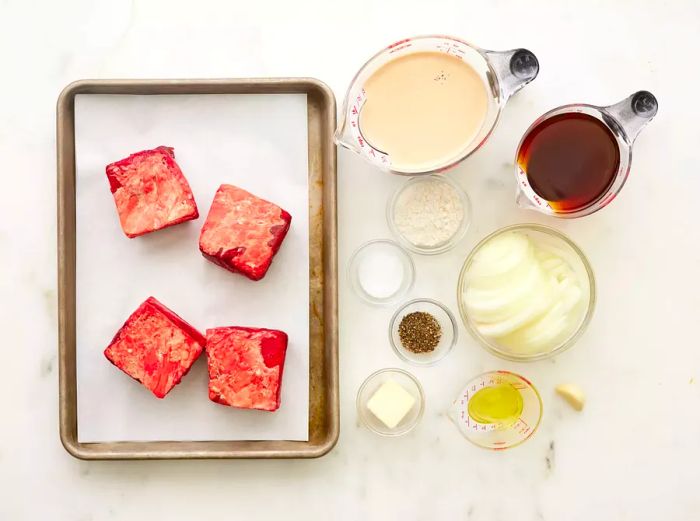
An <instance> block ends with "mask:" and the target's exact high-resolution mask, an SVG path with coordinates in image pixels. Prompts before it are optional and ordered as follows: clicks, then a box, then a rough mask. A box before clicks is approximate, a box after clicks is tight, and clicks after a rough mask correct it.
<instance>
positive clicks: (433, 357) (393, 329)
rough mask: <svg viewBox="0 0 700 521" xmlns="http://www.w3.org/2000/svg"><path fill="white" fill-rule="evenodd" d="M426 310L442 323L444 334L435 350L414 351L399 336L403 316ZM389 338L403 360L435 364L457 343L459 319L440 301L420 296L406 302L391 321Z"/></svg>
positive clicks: (419, 363)
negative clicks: (425, 351)
mask: <svg viewBox="0 0 700 521" xmlns="http://www.w3.org/2000/svg"><path fill="white" fill-rule="evenodd" d="M416 311H424V312H426V313H430V314H431V315H432V316H433V317H435V319H436V320H437V321H438V323H439V324H440V330H441V332H442V335H441V336H440V342H439V343H438V345H437V347H435V349H434V350H433V351H430V352H428V353H414V352H413V351H409V350H408V349H406V348H405V347H404V346H403V345H402V344H401V338H400V337H399V324H401V320H402V319H403V317H405V316H406V315H408V314H409V313H413V312H416ZM389 340H390V341H391V347H393V348H394V352H395V353H396V354H397V355H398V357H399V358H401V359H402V360H404V361H406V362H409V363H411V364H414V365H423V366H429V365H434V364H436V363H437V362H439V361H440V360H442V359H443V358H445V356H447V353H449V352H450V351H451V350H452V348H453V347H454V345H455V344H456V343H457V321H456V320H455V317H454V315H453V314H452V312H451V311H450V310H449V309H447V307H446V306H444V305H443V304H441V303H440V302H438V301H436V300H432V299H428V298H418V299H414V300H410V301H408V302H406V303H405V304H404V305H403V306H401V307H400V308H399V309H398V310H397V311H396V313H394V316H393V317H391V322H390V323H389Z"/></svg>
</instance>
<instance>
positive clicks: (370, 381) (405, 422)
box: [357, 368, 425, 436]
mask: <svg viewBox="0 0 700 521" xmlns="http://www.w3.org/2000/svg"><path fill="white" fill-rule="evenodd" d="M388 380H394V381H395V382H396V383H397V384H399V385H401V387H403V388H404V389H405V390H406V391H408V392H409V393H410V394H411V396H413V398H415V400H416V401H415V403H414V404H413V407H412V408H411V410H410V411H408V413H406V416H404V417H403V419H402V420H401V421H400V422H399V424H398V425H397V426H396V427H394V428H393V429H389V428H388V427H387V426H386V425H384V423H382V421H381V420H380V419H379V418H377V417H376V416H375V415H374V413H372V411H370V410H369V409H368V408H367V402H368V401H369V399H370V398H371V397H372V396H373V395H374V393H375V392H376V391H377V390H378V389H379V387H380V386H381V385H382V384H383V383H384V382H386V381H388ZM424 409H425V396H424V395H423V388H422V387H421V385H420V383H419V382H418V380H416V377H415V376H413V375H412V374H411V373H409V372H407V371H404V370H403V369H392V368H389V369H380V370H379V371H377V372H375V373H372V374H371V375H369V376H368V377H367V379H366V380H365V381H364V383H363V384H362V385H361V386H360V389H359V390H358V391H357V415H358V416H359V417H360V421H361V422H362V424H363V425H364V426H365V427H367V428H368V429H369V430H371V431H372V432H374V433H375V434H379V435H380V436H401V435H403V434H406V433H407V432H409V431H411V430H412V429H413V428H414V427H415V426H416V425H418V423H419V422H420V420H421V418H422V417H423V410H424Z"/></svg>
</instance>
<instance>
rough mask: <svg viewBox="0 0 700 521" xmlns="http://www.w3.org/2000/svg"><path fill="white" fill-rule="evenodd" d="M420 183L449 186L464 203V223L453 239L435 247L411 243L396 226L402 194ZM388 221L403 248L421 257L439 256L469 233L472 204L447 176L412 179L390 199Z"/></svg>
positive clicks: (437, 175) (438, 175)
mask: <svg viewBox="0 0 700 521" xmlns="http://www.w3.org/2000/svg"><path fill="white" fill-rule="evenodd" d="M418 183H443V184H447V185H449V186H450V187H452V188H453V189H454V190H455V191H456V192H457V194H458V195H459V199H460V201H461V203H462V209H463V212H464V214H463V216H462V222H461V223H460V224H459V226H458V227H457V230H456V231H455V233H454V234H453V235H452V237H450V238H449V239H447V240H446V241H445V242H442V243H440V244H437V245H435V246H423V245H420V244H415V243H413V242H411V241H410V240H409V239H408V238H407V237H406V236H405V235H403V234H402V233H401V232H400V231H399V228H398V226H397V225H396V218H395V213H396V212H395V209H396V204H397V203H398V201H399V198H400V197H401V194H402V193H403V192H404V191H405V190H406V189H408V188H409V187H411V186H414V185H416V184H418ZM386 220H387V222H388V223H389V229H391V233H393V234H394V236H395V237H396V238H397V239H398V240H399V242H400V243H401V244H402V245H403V246H405V247H406V248H408V249H409V250H411V251H412V252H415V253H420V254H421V255H437V254H438V253H444V252H446V251H448V250H451V249H452V248H454V247H455V245H456V244H457V243H458V242H459V241H460V240H461V239H462V238H463V237H464V234H465V233H467V229H468V228H469V224H470V223H471V202H470V200H469V197H468V196H467V194H466V193H465V192H464V190H462V188H461V187H460V186H459V185H458V184H457V183H455V182H454V181H452V180H451V179H450V178H448V177H446V176H445V174H432V175H429V176H422V177H414V178H413V179H410V180H409V181H408V182H406V183H404V184H403V185H401V186H400V187H399V188H398V190H396V192H394V195H392V196H391V198H390V199H389V202H388V203H387V207H386Z"/></svg>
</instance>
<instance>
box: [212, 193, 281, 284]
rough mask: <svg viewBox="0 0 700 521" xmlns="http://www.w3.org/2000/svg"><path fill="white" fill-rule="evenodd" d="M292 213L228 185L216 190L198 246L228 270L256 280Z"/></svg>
mask: <svg viewBox="0 0 700 521" xmlns="http://www.w3.org/2000/svg"><path fill="white" fill-rule="evenodd" d="M291 221H292V216H291V215H289V213H287V212H286V211H284V210H283V209H282V208H280V207H279V206H277V205H275V204H272V203H270V202H268V201H265V200H264V199H260V198H259V197H256V196H255V195H253V194H251V193H249V192H246V191H245V190H242V189H241V188H238V187H236V186H232V185H225V184H224V185H221V186H220V187H219V189H218V190H217V191H216V195H215V196H214V202H212V204H211V208H210V209H209V214H208V215H207V220H206V221H205V222H204V226H203V227H202V232H201V233H200V235H199V249H200V251H201V252H202V254H203V255H204V256H205V257H206V258H207V259H209V260H210V261H212V262H214V263H215V264H218V265H219V266H222V267H224V268H226V269H227V270H229V271H233V272H238V273H242V274H243V275H245V276H246V277H248V278H249V279H252V280H260V279H262V278H263V277H264V276H265V273H267V270H268V268H269V267H270V264H271V263H272V258H273V257H274V256H275V254H276V253H277V250H279V248H280V245H281V244H282V241H283V240H284V237H285V236H286V235H287V231H288V230H289V225H290V223H291Z"/></svg>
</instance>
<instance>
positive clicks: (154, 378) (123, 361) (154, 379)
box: [105, 297, 206, 398]
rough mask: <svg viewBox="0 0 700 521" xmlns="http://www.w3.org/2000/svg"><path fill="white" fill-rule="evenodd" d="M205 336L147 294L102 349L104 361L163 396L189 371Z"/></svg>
mask: <svg viewBox="0 0 700 521" xmlns="http://www.w3.org/2000/svg"><path fill="white" fill-rule="evenodd" d="M205 344H206V338H205V337H204V336H203V335H202V334H201V333H200V332H199V331H197V330H196V329H195V328H193V327H192V326H191V325H190V324H188V323H187V322H185V321H184V320H183V319H182V318H180V317H179V316H177V315H176V314H175V313H173V312H172V311H171V310H170V309H168V308H167V307H165V306H164V305H163V304H161V303H160V302H158V301H157V300H156V299H155V298H153V297H149V298H148V299H146V301H145V302H144V303H143V304H141V305H140V306H139V307H138V309H137V310H136V311H134V312H133V313H132V314H131V316H130V317H129V318H128V319H127V321H126V322H125V323H124V325H123V326H122V327H121V329H120V330H119V331H118V332H117V334H116V335H115V336H114V339H113V340H112V343H111V344H109V347H107V349H105V356H106V357H107V360H109V361H110V362H112V363H113V364H114V365H115V366H117V367H118V368H119V369H121V370H122V371H124V372H125V373H126V374H128V375H129V376H131V377H132V378H134V379H135V380H138V381H139V382H141V383H142V384H143V385H144V386H145V387H146V388H147V389H148V390H150V391H151V392H152V393H153V394H155V395H156V396H157V397H158V398H163V397H164V396H165V395H166V394H168V392H169V391H170V390H171V389H172V388H173V387H175V386H176V385H177V384H178V383H180V380H181V379H182V377H183V376H185V375H186V374H187V371H189V370H190V367H192V364H193V363H194V362H195V360H197V358H198V357H199V355H200V354H201V353H202V350H203V349H204V345H205Z"/></svg>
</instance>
